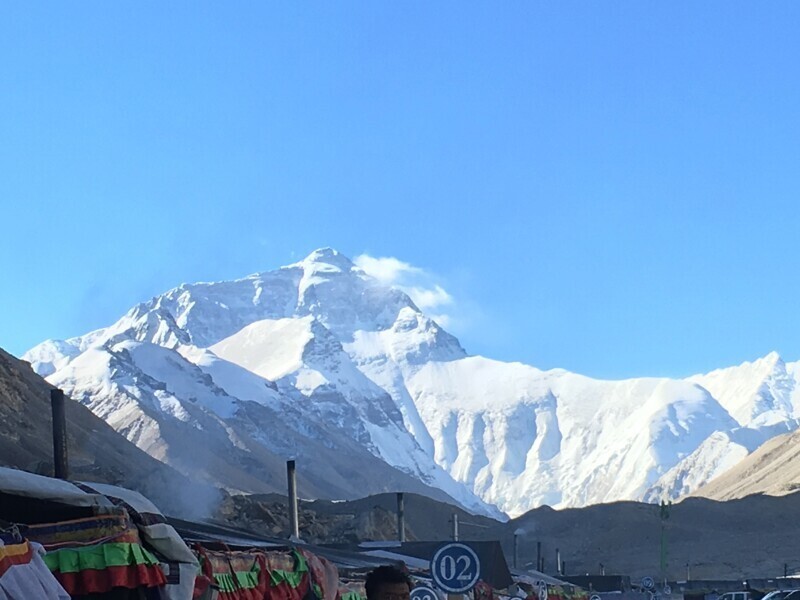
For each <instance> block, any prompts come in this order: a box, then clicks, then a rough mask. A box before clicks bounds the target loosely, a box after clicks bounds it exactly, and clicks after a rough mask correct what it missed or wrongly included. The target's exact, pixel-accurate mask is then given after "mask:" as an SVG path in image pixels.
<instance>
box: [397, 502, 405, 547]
mask: <svg viewBox="0 0 800 600" xmlns="http://www.w3.org/2000/svg"><path fill="white" fill-rule="evenodd" d="M397 539H398V540H400V542H405V541H406V505H405V500H404V499H403V492H397Z"/></svg>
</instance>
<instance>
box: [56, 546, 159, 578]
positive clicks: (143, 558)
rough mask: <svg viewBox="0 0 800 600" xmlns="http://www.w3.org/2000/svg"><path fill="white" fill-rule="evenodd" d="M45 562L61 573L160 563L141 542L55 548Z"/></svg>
mask: <svg viewBox="0 0 800 600" xmlns="http://www.w3.org/2000/svg"><path fill="white" fill-rule="evenodd" d="M44 562H45V564H46V565H47V567H48V568H49V569H50V570H51V571H53V572H60V573H78V572H79V571H85V570H87V569H95V570H103V569H106V568H108V567H128V566H133V565H148V566H153V565H158V559H157V558H156V557H155V556H153V555H152V554H151V553H150V552H148V551H147V550H145V549H144V548H142V547H141V546H140V545H139V544H131V543H121V542H120V543H110V544H97V545H95V546H86V547H84V548H62V549H61V550H53V551H52V552H48V553H47V554H45V556H44Z"/></svg>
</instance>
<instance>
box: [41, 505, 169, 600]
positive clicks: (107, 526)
mask: <svg viewBox="0 0 800 600" xmlns="http://www.w3.org/2000/svg"><path fill="white" fill-rule="evenodd" d="M25 535H27V536H28V537H29V538H30V539H32V540H35V541H37V542H39V543H41V544H42V545H43V546H44V547H45V548H46V549H47V551H48V552H47V555H46V556H45V563H46V564H47V566H48V568H49V569H50V570H51V571H52V572H53V574H54V575H55V576H56V579H58V581H59V582H60V583H61V585H63V586H64V588H65V589H66V590H67V591H68V592H69V593H70V594H71V595H73V596H81V595H86V594H97V593H105V592H109V591H111V590H112V589H114V588H126V589H139V588H153V587H162V586H164V585H166V583H167V579H166V576H165V575H164V572H163V570H162V569H161V566H160V565H159V560H158V558H157V557H156V556H154V555H153V554H152V553H151V552H149V551H148V550H146V549H145V548H144V547H143V546H142V544H141V540H140V538H139V533H138V530H137V529H136V527H135V526H134V525H133V523H132V522H131V520H130V518H129V517H128V515H127V513H126V512H125V511H124V510H122V509H119V510H118V511H115V512H113V513H111V514H107V515H98V516H96V517H91V518H85V519H76V520H73V521H65V522H61V523H45V524H41V525H31V526H29V527H27V528H26V530H25Z"/></svg>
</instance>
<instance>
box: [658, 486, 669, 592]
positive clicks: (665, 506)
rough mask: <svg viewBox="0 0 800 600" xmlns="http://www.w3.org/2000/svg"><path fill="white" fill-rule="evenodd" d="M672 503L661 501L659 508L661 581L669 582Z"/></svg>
mask: <svg viewBox="0 0 800 600" xmlns="http://www.w3.org/2000/svg"><path fill="white" fill-rule="evenodd" d="M671 508H672V502H671V501H670V502H664V501H663V500H662V501H661V505H660V506H659V511H658V512H659V517H660V519H661V581H662V582H665V581H666V580H667V521H668V520H669V512H670V509H671Z"/></svg>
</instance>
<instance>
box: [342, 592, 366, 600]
mask: <svg viewBox="0 0 800 600" xmlns="http://www.w3.org/2000/svg"><path fill="white" fill-rule="evenodd" d="M342 600H363V598H362V597H361V594H359V593H358V592H346V593H344V594H342Z"/></svg>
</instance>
